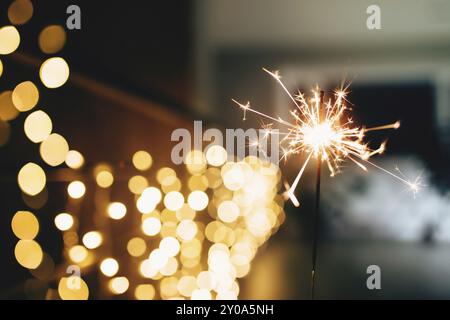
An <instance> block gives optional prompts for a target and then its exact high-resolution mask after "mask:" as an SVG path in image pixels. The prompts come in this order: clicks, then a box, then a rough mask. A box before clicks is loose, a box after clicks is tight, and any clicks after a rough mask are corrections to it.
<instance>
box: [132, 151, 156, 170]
mask: <svg viewBox="0 0 450 320" xmlns="http://www.w3.org/2000/svg"><path fill="white" fill-rule="evenodd" d="M132 161H133V165H134V167H135V168H136V169H138V170H141V171H145V170H148V169H150V167H151V166H152V163H153V159H152V156H151V155H150V154H149V153H148V152H147V151H143V150H141V151H137V152H136V153H135V154H134V155H133V159H132Z"/></svg>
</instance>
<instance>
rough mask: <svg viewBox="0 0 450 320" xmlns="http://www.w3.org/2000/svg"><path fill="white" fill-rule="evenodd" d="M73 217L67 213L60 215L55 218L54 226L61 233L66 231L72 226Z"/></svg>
mask: <svg viewBox="0 0 450 320" xmlns="http://www.w3.org/2000/svg"><path fill="white" fill-rule="evenodd" d="M73 222H74V221H73V217H72V216H71V215H70V214H68V213H65V212H63V213H60V214H58V215H57V216H56V217H55V226H56V227H57V228H58V229H59V230H61V231H67V230H69V229H70V228H72V226H73Z"/></svg>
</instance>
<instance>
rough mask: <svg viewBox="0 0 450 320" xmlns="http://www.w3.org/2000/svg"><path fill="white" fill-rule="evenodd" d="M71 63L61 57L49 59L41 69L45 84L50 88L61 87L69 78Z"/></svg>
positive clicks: (40, 73)
mask: <svg viewBox="0 0 450 320" xmlns="http://www.w3.org/2000/svg"><path fill="white" fill-rule="evenodd" d="M69 73H70V71H69V65H68V64H67V62H66V61H65V60H64V59H63V58H60V57H54V58H50V59H47V60H46V61H45V62H44V63H43V64H42V66H41V69H40V70H39V76H40V78H41V81H42V83H43V84H44V86H46V87H47V88H50V89H54V88H58V87H61V86H62V85H63V84H64V83H66V81H67V79H69Z"/></svg>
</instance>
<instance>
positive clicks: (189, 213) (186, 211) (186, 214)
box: [176, 204, 195, 221]
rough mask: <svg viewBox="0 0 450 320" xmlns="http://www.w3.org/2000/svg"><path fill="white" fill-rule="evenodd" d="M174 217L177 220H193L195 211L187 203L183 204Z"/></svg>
mask: <svg viewBox="0 0 450 320" xmlns="http://www.w3.org/2000/svg"><path fill="white" fill-rule="evenodd" d="M176 218H177V219H178V221H181V220H194V218H195V211H194V209H192V208H191V207H190V206H189V205H188V204H183V206H182V207H181V209H179V210H177V212H176Z"/></svg>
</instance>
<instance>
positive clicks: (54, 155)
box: [39, 133, 69, 167]
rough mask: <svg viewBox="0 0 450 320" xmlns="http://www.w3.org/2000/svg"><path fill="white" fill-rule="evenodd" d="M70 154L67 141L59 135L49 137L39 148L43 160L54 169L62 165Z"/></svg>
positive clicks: (54, 134)
mask: <svg viewBox="0 0 450 320" xmlns="http://www.w3.org/2000/svg"><path fill="white" fill-rule="evenodd" d="M68 152H69V145H68V143H67V141H66V139H64V137H63V136H61V135H59V134H57V133H52V134H51V135H50V136H48V138H47V139H45V140H44V141H42V143H41V145H40V147H39V153H40V154H41V157H42V160H44V161H45V163H47V164H48V165H50V166H52V167H56V166H59V165H60V164H62V163H63V162H64V161H65V160H66V156H67V153H68Z"/></svg>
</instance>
